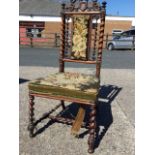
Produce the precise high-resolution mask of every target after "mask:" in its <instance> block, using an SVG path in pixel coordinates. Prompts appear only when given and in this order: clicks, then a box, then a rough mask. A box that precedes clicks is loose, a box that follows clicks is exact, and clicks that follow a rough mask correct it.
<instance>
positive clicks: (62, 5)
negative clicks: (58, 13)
mask: <svg viewBox="0 0 155 155" xmlns="http://www.w3.org/2000/svg"><path fill="white" fill-rule="evenodd" d="M65 6H66V4H65V3H64V2H63V3H62V4H61V8H62V10H64V9H65Z"/></svg>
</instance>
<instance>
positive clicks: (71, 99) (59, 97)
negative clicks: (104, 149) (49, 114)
mask: <svg viewBox="0 0 155 155" xmlns="http://www.w3.org/2000/svg"><path fill="white" fill-rule="evenodd" d="M31 95H33V96H36V97H41V98H48V99H54V100H63V101H68V102H77V103H80V104H85V105H94V102H92V101H88V100H85V99H77V98H72V97H64V96H58V95H57V96H54V95H53V96H52V95H50V96H49V95H45V94H41V93H40V94H35V93H31Z"/></svg>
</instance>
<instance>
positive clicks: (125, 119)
mask: <svg viewBox="0 0 155 155" xmlns="http://www.w3.org/2000/svg"><path fill="white" fill-rule="evenodd" d="M69 70H70V71H73V69H72V68H69ZM57 71H58V68H56V67H35V66H21V67H20V85H19V89H20V106H19V108H20V109H19V110H20V155H86V154H87V139H88V134H87V130H85V129H82V130H80V133H81V136H80V138H79V139H77V138H74V137H73V136H72V135H70V129H71V128H70V126H67V125H63V124H58V123H54V124H51V123H50V122H48V121H49V120H48V119H47V120H44V121H42V122H41V123H40V124H38V126H37V130H38V134H37V136H36V137H35V138H33V139H30V138H29V136H28V131H27V124H28V89H27V84H28V81H27V80H32V79H35V78H37V77H42V76H46V75H47V74H49V73H54V72H57ZM76 71H81V72H85V73H92V72H94V70H93V69H91V68H82V69H81V68H77V69H76ZM101 73H102V74H101V84H102V86H103V87H102V88H103V90H102V92H101V95H100V100H101V101H100V104H99V106H100V108H99V109H100V115H99V116H100V117H98V123H99V125H100V132H99V133H100V134H99V136H98V139H97V141H96V149H95V153H94V155H134V70H133V69H102V72H101ZM113 90H114V91H115V95H114V96H113V97H108V94H109V93H110V92H111V91H113ZM103 92H104V93H103ZM103 99H104V100H103ZM56 104H57V102H56V101H54V100H52V101H51V100H45V99H36V106H35V115H36V119H38V118H39V117H40V116H41V114H42V113H43V112H46V111H49V110H50V109H51V108H52V107H53V106H55V105H56ZM67 105H68V107H69V109H70V108H73V109H74V108H76V106H75V105H74V104H70V103H67ZM57 113H59V111H56V112H55V114H57ZM99 118H100V119H99ZM104 127H105V128H107V131H106V130H104Z"/></svg>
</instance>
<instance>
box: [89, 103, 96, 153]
mask: <svg viewBox="0 0 155 155" xmlns="http://www.w3.org/2000/svg"><path fill="white" fill-rule="evenodd" d="M96 127H97V126H96V104H94V105H93V106H91V112H90V120H89V138H88V147H89V148H88V153H93V152H94V143H95V138H96Z"/></svg>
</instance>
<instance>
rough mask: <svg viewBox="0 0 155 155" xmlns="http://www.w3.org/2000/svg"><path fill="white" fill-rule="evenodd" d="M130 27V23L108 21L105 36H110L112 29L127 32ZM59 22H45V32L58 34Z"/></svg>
mask: <svg viewBox="0 0 155 155" xmlns="http://www.w3.org/2000/svg"><path fill="white" fill-rule="evenodd" d="M131 26H132V22H131V21H109V20H107V21H106V23H105V34H107V33H108V34H111V33H112V30H113V29H121V30H128V29H130V28H131ZM60 30H61V23H60V22H45V31H46V32H51V33H60Z"/></svg>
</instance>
